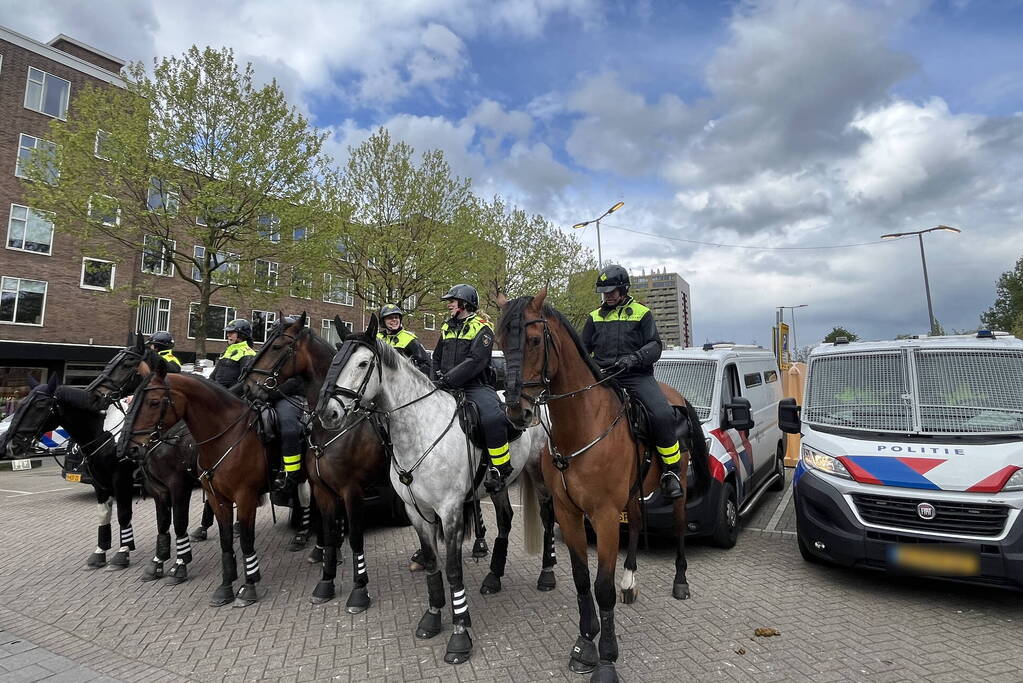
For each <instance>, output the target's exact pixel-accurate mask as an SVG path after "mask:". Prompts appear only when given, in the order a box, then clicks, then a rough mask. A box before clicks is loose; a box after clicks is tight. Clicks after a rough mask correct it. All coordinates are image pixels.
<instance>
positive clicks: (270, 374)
mask: <svg viewBox="0 0 1023 683" xmlns="http://www.w3.org/2000/svg"><path fill="white" fill-rule="evenodd" d="M301 334H302V333H301V332H299V333H298V334H297V335H295V334H288V333H287V332H285V331H284V330H283V329H280V330H278V331H277V332H276V333H275V334H274V335H273V336H272V337H271V338H270V339H267V340H266V342H264V343H263V348H261V349H260V350H259V353H258V354H256V357H255V358H253V359H252V366H251V367H250V368H249V371H248V372H249V374H251V375H257V376H258V375H263V376H265V378H264V379H261V380H259V381H257V382H256V386H257V387H258V388H260V389H262V390H264V391H273V390H274V389H276V388H277V387H278V386H279V385H280V377H281V372H282V371H283V370H284V366H285V365H287V363H288V361H289V360H290V361H291V362H292V363H293V364H294V363H296V362H297V360H296V356H297V354H298V351H297V350H296V348H295V342H297V341H298V337H299V336H300V335H301ZM281 337H284V338H286V339H288V340H289V343H288V346H287V351H285V352H284V353H282V354H281V355H279V356H278V357H277V358H276V359H275V360H274V363H273V365H271V366H270V368H269V369H264V368H257V367H256V363H258V362H259V359H260V358H261V357H262V356H263V354H265V353H266V352H267V351H269V350H270V349H271V347H272V346H273V344H274V342H276V341H278V340H279V339H280V338H281ZM292 369H294V365H293V366H292Z"/></svg>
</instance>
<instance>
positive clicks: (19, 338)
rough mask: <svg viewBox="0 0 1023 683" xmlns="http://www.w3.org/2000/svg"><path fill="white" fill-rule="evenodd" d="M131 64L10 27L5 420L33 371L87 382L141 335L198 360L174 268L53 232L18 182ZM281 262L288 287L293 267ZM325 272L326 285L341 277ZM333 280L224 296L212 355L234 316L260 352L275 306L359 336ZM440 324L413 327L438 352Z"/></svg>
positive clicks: (1, 347)
mask: <svg viewBox="0 0 1023 683" xmlns="http://www.w3.org/2000/svg"><path fill="white" fill-rule="evenodd" d="M124 64H125V62H124V61H122V60H121V59H118V58H117V57H113V56H111V55H108V54H106V53H104V52H102V51H100V50H97V49H96V48H93V47H90V46H88V45H85V44H83V43H81V42H79V41H76V40H74V39H72V38H69V37H67V36H65V35H60V36H57V37H56V38H54V39H53V40H52V41H50V42H49V43H47V44H43V43H40V42H37V41H35V40H33V39H31V38H27V37H25V36H22V35H20V34H18V33H15V32H13V31H10V30H9V29H6V28H4V27H0V121H2V122H3V125H2V126H0V221H2V222H0V225H6V226H7V234H6V238H5V243H4V248H3V249H0V285H2V292H0V297H2V299H0V414H3V413H5V412H7V410H9V409H10V406H11V404H12V401H13V400H15V399H16V398H17V397H19V396H21V395H23V394H24V393H25V392H26V391H27V385H26V378H27V376H28V375H29V374H31V375H33V376H34V377H35V378H36V379H40V380H45V379H47V378H48V377H49V376H50V375H51V374H54V373H56V374H57V375H58V376H60V377H61V378H62V381H63V382H64V383H66V384H71V385H79V386H80V385H84V384H87V383H88V382H89V381H91V379H92V378H93V377H95V375H96V374H97V373H98V372H99V370H100V369H102V367H103V365H104V364H105V363H106V361H108V360H109V359H110V358H111V357H112V356H113V355H114V353H116V351H117V350H118V349H119V348H121V347H122V346H123V345H124V343H125V339H126V337H127V334H128V333H129V332H131V331H134V330H138V331H140V332H142V333H144V334H150V333H152V332H155V331H156V330H169V331H170V332H171V333H172V334H173V335H174V338H175V340H176V341H177V346H176V348H175V353H176V354H177V355H178V357H179V358H181V359H182V360H183V361H185V362H188V361H192V360H194V358H195V344H194V341H193V339H192V337H193V336H194V335H193V332H194V331H193V330H192V329H191V327H190V325H194V324H196V321H195V320H192V319H191V317H190V315H189V309H190V306H191V304H192V303H193V302H195V300H196V291H195V289H194V287H192V286H191V285H189V284H188V283H186V282H184V281H183V280H181V279H180V278H179V277H177V276H175V275H174V274H173V271H172V270H171V269H172V267H173V266H172V265H171V264H170V263H162V262H160V259H158V258H157V259H155V261H154V259H153V258H152V255H149V256H148V257H144V255H143V254H142V253H141V252H135V253H133V252H131V251H129V250H127V249H122V250H121V251H120V252H117V255H116V256H113V257H106V258H103V259H98V258H95V253H93V254H92V255H90V249H89V245H88V244H80V243H78V242H76V241H75V240H74V239H72V238H71V237H70V236H68V235H66V234H62V233H59V232H55V231H54V229H53V225H52V223H49V222H48V221H47V220H46V219H45V216H43V215H40V214H36V213H35V212H33V211H32V207H29V206H25V205H24V203H23V199H22V183H24V182H28V181H26V180H23V179H22V178H20V177H19V175H21V174H20V173H19V169H20V166H19V164H20V159H22V158H23V157H24V156H25V155H27V154H30V150H31V149H32V148H33V147H38V146H43V145H47V144H48V143H47V141H46V138H47V133H48V130H49V128H48V127H49V123H50V121H51V120H53V118H64V116H65V113H66V111H67V109H68V106H69V105H73V101H74V97H75V94H76V92H77V91H79V90H80V89H82V88H83V87H84V86H85V84H86V83H92V84H100V85H102V84H105V85H108V86H109V87H123V81H122V79H121V77H120V75H119V73H120V69H121V68H122V67H123V66H124ZM3 160H6V161H3ZM290 238H292V235H282V236H280V239H290ZM274 266H275V267H276V271H277V272H278V273H279V274H280V275H279V277H280V278H281V280H280V282H281V284H285V279H284V278H285V277H286V275H285V274H286V272H287V267H286V266H285V265H284V264H274ZM322 277H323V278H324V282H325V283H328V282H330V280H329V278H331V277H332V276H331V275H330V274H322ZM333 284H334V286H333V287H331V286H324V287H315V288H314V290H315V294H313V295H312V297H311V298H303V297H297V296H289V295H288V291H287V290H286V288H280V289H279V290H278V291H282V290H283V292H282V294H281V295H280V296H279V298H278V300H276V301H274V302H273V305H265V304H264V305H263V306H261V307H260V308H263V309H267V310H257V309H255V308H254V307H248V306H244V305H243V304H241V303H238V302H234V301H231V300H230V296H229V294H228V295H224V296H220V295H215V296H214V299H213V301H212V302H211V303H212V304H214V305H216V308H212V309H211V316H210V318H211V319H210V320H209V321H208V323H207V325H206V328H207V334H208V338H207V344H206V350H207V354H208V355H209V356H210V357H216V356H217V355H219V354H220V353H221V352H222V351H223V349H224V348H225V347H226V343H225V342H224V341H222V337H223V331H222V327H223V326H222V325H221V320H223V322H224V323H227V322H228V321H230V320H231V319H233V318H236V317H239V318H247V319H249V320H251V321H252V322H253V327H254V330H255V337H256V341H257V348H258V343H259V342H261V341H262V339H263V338H265V334H266V330H267V328H268V327H269V325H271V324H272V323H273V322H274V321H275V320H276V316H277V311H284V312H285V313H286V314H292V313H300V312H301V311H306V312H307V313H308V314H309V316H310V326H311V327H313V329H314V330H315V331H317V332H320V333H322V334H323V335H324V336H325V337H327V338H331V339H332V338H333V336H334V334H335V333H334V332H333V330H332V327H331V321H332V320H333V319H334V316H335V315H338V316H340V317H341V319H342V320H343V321H344V322H345V323H346V324H348V325H349V326H352V327H354V328H356V329H358V328H359V327H360V326H364V325H365V324H366V321H367V320H368V316H369V313H370V311H369V310H367V308H366V306H365V304H364V302H363V301H361V300H359V299H358V298H357V297H356V296H355V295H354V293H353V292H352V288H351V286H350V283H349V282H347V281H346V282H344V283H341V284H340V286H339V285H338V282H337V281H333ZM325 291H333V294H329V295H328V294H323V292H325ZM327 299H330V300H327ZM441 322H442V320H437V316H434V315H431V314H425V313H424V314H420V315H417V316H415V320H407V321H406V323H407V324H408V326H409V327H410V329H413V330H415V331H416V332H417V333H418V334H419V336H420V338H421V339H422V340H423V343H424V344H425V345H426V346H427V347H428V348H432V347H433V346H434V345H435V343H436V339H437V333H436V331H435V330H436V329H437V328H438V327H439V326H440V323H441ZM218 339H220V341H218Z"/></svg>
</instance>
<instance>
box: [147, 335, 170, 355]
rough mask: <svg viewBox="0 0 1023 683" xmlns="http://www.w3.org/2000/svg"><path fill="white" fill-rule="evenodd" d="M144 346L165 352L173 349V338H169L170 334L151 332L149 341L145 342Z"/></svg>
mask: <svg viewBox="0 0 1023 683" xmlns="http://www.w3.org/2000/svg"><path fill="white" fill-rule="evenodd" d="M146 344H147V345H149V344H151V345H153V346H155V347H156V348H157V349H159V350H160V351H167V350H168V349H173V348H174V337H172V336H171V333H170V332H166V331H164V330H160V331H158V332H153V334H152V335H150V337H149V339H147V340H146Z"/></svg>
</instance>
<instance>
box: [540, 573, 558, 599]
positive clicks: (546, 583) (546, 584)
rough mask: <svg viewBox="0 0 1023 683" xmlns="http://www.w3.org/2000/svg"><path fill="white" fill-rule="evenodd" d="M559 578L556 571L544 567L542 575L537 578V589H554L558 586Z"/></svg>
mask: <svg viewBox="0 0 1023 683" xmlns="http://www.w3.org/2000/svg"><path fill="white" fill-rule="evenodd" d="M557 585H558V580H557V579H556V578H555V577H554V572H553V571H552V570H550V569H544V570H543V571H541V572H540V576H539V577H537V579H536V589H537V590H538V591H540V592H541V593H546V592H547V591H552V590H554V589H555V587H557Z"/></svg>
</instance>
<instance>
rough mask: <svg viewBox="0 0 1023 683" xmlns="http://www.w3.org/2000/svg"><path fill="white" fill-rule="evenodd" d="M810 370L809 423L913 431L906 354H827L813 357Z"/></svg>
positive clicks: (806, 416)
mask: <svg viewBox="0 0 1023 683" xmlns="http://www.w3.org/2000/svg"><path fill="white" fill-rule="evenodd" d="M809 374H810V381H809V385H808V386H807V392H806V399H805V401H804V407H803V419H804V420H805V421H806V422H809V423H811V424H823V425H832V426H835V427H848V428H850V429H865V430H872V431H885V432H909V431H912V430H913V409H912V403H911V399H910V396H909V380H908V377H907V371H906V364H905V357H904V355H903V354H902V353H901V352H899V351H895V352H891V353H870V354H866V353H863V354H855V355H852V354H851V355H834V356H823V357H820V358H816V359H813V360H812V362H811V365H810V368H809Z"/></svg>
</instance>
